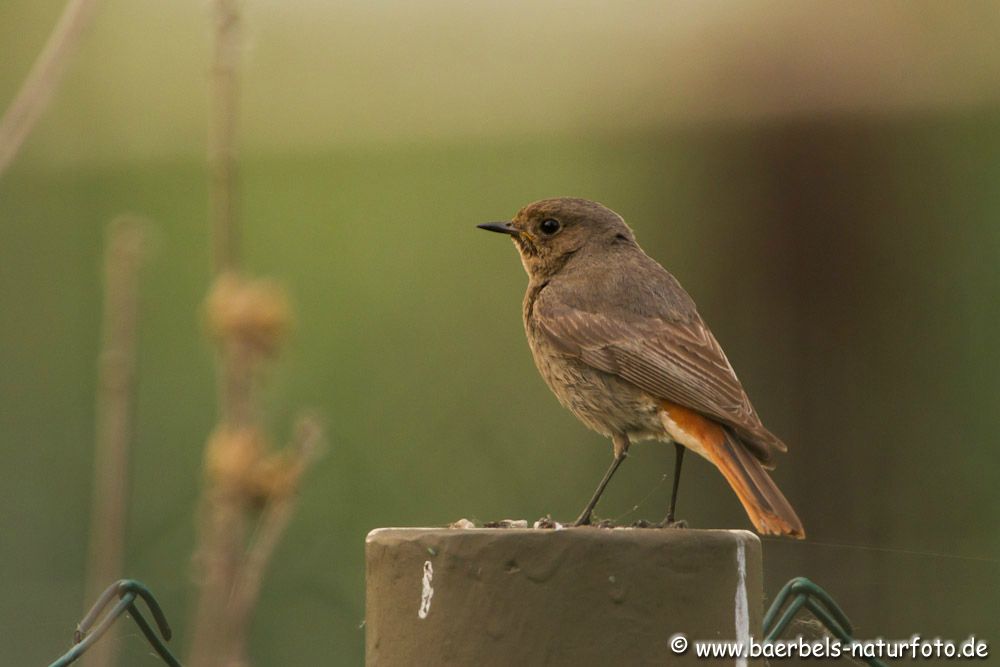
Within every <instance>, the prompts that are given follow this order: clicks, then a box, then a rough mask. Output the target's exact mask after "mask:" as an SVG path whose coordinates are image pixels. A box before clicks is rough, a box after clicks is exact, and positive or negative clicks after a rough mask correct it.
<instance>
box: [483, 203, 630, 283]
mask: <svg viewBox="0 0 1000 667" xmlns="http://www.w3.org/2000/svg"><path fill="white" fill-rule="evenodd" d="M479 228H480V229H485V230H487V231H491V232H499V233H501V234H509V235H510V236H511V238H513V239H514V245H515V246H517V250H518V252H519V253H520V254H521V262H522V263H523V264H524V270H525V271H527V273H528V276H529V277H530V278H532V279H538V280H544V279H546V278H549V277H551V276H552V275H554V274H555V273H556V272H557V271H559V269H561V268H562V267H563V266H565V265H566V263H567V262H568V261H569V260H570V259H571V258H572V257H574V256H576V255H578V254H581V253H584V254H588V253H600V252H603V251H605V250H606V249H608V248H612V247H614V246H616V245H621V244H629V245H634V244H635V235H634V234H633V233H632V230H631V229H629V226H628V225H626V224H625V221H624V220H622V217H621V216H620V215H618V214H617V213H615V212H614V211H612V210H611V209H609V208H607V207H606V206H604V205H602V204H598V203H597V202H594V201H590V200H587V199H575V198H572V197H558V198H554V199H542V200H541V201H536V202H534V203H533V204H528V205H527V206H525V207H524V208H522V209H521V210H520V211H518V212H517V215H515V216H514V217H513V219H511V220H508V221H503V222H490V223H486V224H482V225H479Z"/></svg>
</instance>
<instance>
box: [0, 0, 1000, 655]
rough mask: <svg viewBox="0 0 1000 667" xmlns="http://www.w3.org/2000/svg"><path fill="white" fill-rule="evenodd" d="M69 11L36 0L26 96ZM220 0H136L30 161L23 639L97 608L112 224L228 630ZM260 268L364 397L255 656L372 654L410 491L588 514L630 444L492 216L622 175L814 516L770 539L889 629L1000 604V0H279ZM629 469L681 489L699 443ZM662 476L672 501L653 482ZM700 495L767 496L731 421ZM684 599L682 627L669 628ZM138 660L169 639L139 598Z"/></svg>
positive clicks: (8, 418)
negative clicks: (144, 259) (720, 467)
mask: <svg viewBox="0 0 1000 667" xmlns="http://www.w3.org/2000/svg"><path fill="white" fill-rule="evenodd" d="M60 9H61V2H58V1H55V0H5V1H4V2H3V3H0V44H3V54H4V57H3V58H2V59H0V105H5V104H6V103H7V101H8V100H10V99H11V98H12V97H13V95H14V93H15V91H16V90H17V87H18V86H19V84H20V81H21V80H22V78H23V76H24V75H25V73H26V71H27V69H28V68H29V67H30V64H31V62H32V60H33V58H34V56H35V55H36V53H37V51H38V49H39V48H40V47H41V45H42V44H43V42H44V39H45V36H46V35H47V33H48V31H49V30H50V28H51V25H52V23H53V22H54V21H55V19H56V17H57V16H58V14H59V11H60ZM209 19H210V12H209V8H208V5H207V3H205V2H203V1H202V0H198V1H195V0H173V1H171V2H164V1H155V0H108V1H106V2H103V3H101V4H100V5H99V10H98V12H97V14H96V16H95V18H94V22H93V25H92V28H91V30H90V31H89V32H88V33H87V35H86V37H85V39H84V41H83V43H82V47H81V50H80V52H79V54H78V57H77V58H75V59H74V61H73V63H72V65H71V66H70V68H69V70H68V72H67V75H66V78H65V80H64V84H63V86H62V88H61V89H60V91H59V92H58V94H57V95H56V96H55V98H54V100H53V102H52V105H51V107H50V108H49V110H48V111H47V113H46V114H45V116H44V117H43V119H42V121H41V122H40V123H39V125H38V127H37V128H36V130H35V132H34V134H33V135H32V137H31V138H30V139H29V141H28V143H27V144H26V146H25V149H24V151H23V152H22V154H21V156H20V157H19V159H18V162H17V163H16V164H15V165H14V167H13V168H12V169H11V170H10V171H9V172H8V173H7V174H6V176H5V177H4V178H3V180H2V181H0V460H2V462H3V464H2V466H0V489H2V490H3V491H2V497H3V502H2V503H0V572H2V573H3V584H2V585H0V628H3V631H2V632H0V662H3V663H5V664H44V663H45V662H46V661H48V660H50V659H52V658H54V657H56V656H57V655H58V654H59V653H60V652H61V651H63V650H64V649H65V647H66V646H67V645H68V642H69V640H70V638H71V635H72V630H73V628H74V625H75V623H76V621H77V620H78V617H79V615H80V613H81V610H82V608H83V606H84V600H83V582H84V567H85V561H86V549H87V535H88V522H89V516H88V514H89V512H88V508H89V502H90V483H91V476H92V469H91V466H92V458H93V457H92V448H93V432H94V401H95V384H96V380H95V371H96V361H95V360H96V357H97V354H98V342H99V322H100V303H101V300H100V289H101V280H100V269H99V267H100V262H101V253H102V247H101V245H102V237H103V230H104V227H105V225H106V224H107V223H108V222H109V221H110V220H111V219H112V218H113V217H114V216H116V215H118V214H120V213H123V212H132V213H137V214H140V215H143V216H147V217H148V218H150V219H151V220H153V221H154V222H155V225H156V230H157V232H156V243H155V245H156V252H155V254H154V256H153V258H152V260H151V261H150V263H149V264H148V266H147V268H146V270H145V271H144V273H143V278H142V309H141V318H142V321H141V332H140V360H139V366H140V379H139V396H138V405H137V440H136V443H135V448H134V453H133V476H132V480H131V483H132V487H133V498H132V502H131V505H130V507H129V527H128V553H127V562H128V568H127V569H128V574H129V575H130V576H133V577H136V578H139V579H142V580H143V581H144V582H145V583H147V584H148V585H149V586H150V587H151V588H152V589H153V590H154V591H155V592H156V593H157V594H158V596H159V598H160V601H161V602H162V604H163V607H164V608H165V609H166V611H167V613H168V615H169V617H170V618H171V619H172V621H173V622H174V624H175V625H176V630H177V633H176V634H177V637H178V642H179V644H180V645H181V646H183V645H184V642H185V638H187V637H189V636H190V633H189V631H188V629H187V628H186V622H187V618H188V617H189V615H190V614H189V613H190V611H191V608H192V606H193V601H194V595H193V591H194V589H193V587H192V585H191V564H190V558H191V553H192V550H193V548H194V540H195V508H196V503H197V499H198V493H199V487H200V479H201V473H200V464H201V458H202V449H203V444H204V441H205V438H206V435H207V434H208V432H209V431H210V429H211V428H212V425H213V423H214V415H215V407H214V385H213V373H212V355H211V350H210V348H209V346H208V344H207V343H206V342H205V341H204V339H203V336H202V331H201V325H200V319H199V308H200V304H201V300H202V298H203V295H204V294H205V292H206V289H207V285H208V280H209V243H208V236H207V230H208V224H207V221H206V218H207V208H208V207H207V188H206V167H205V164H204V157H203V156H204V154H205V148H204V144H205V140H204V138H205V134H206V123H205V117H206V113H207V83H206V78H207V77H206V73H207V68H208V59H209V53H210V49H209V46H210V40H209V23H210V21H209ZM244 19H245V36H246V45H245V49H244V68H243V74H244V78H243V84H244V96H243V106H242V115H241V118H240V125H241V138H242V142H243V162H242V168H243V174H242V187H243V211H244V218H245V245H246V254H247V266H248V268H249V269H251V270H252V271H253V272H256V273H258V274H266V275H271V276H274V277H277V278H279V279H280V280H281V281H282V282H283V283H284V284H285V285H287V287H288V288H289V290H290V292H291V294H292V296H293V299H294V302H295V305H296V310H297V321H298V325H297V327H296V332H295V335H294V337H293V339H292V343H291V345H290V347H289V349H288V351H287V353H286V354H285V355H284V357H283V358H282V359H281V360H280V362H279V363H278V364H277V365H276V366H275V367H274V369H273V372H272V373H271V376H270V378H269V382H268V388H267V410H268V415H269V426H270V428H271V432H272V434H273V435H274V437H275V439H276V440H279V441H280V440H282V439H283V438H284V436H285V434H287V433H288V430H289V425H290V423H291V422H292V420H293V418H294V416H295V414H296V413H297V411H298V410H299V409H300V408H302V407H309V406H311V407H314V408H316V409H317V410H318V411H319V412H320V414H322V415H323V416H324V417H325V419H326V421H327V423H328V425H329V430H330V437H329V440H330V444H329V449H328V452H327V454H326V456H325V457H324V458H323V459H322V461H321V462H320V463H319V464H318V465H317V466H316V467H315V469H313V471H312V472H311V474H310V476H309V478H308V480H307V483H306V485H305V488H304V490H303V492H302V495H301V500H300V504H299V508H298V512H297V514H296V517H295V519H294V521H293V523H292V525H291V527H290V529H289V531H288V534H287V535H286V537H285V539H284V540H283V542H282V544H281V545H280V547H279V549H278V552H277V553H276V555H275V559H274V562H273V564H272V567H271V569H270V571H269V573H268V576H267V579H266V581H265V585H264V591H263V596H262V600H261V604H260V606H259V609H258V611H257V614H256V620H255V625H254V628H255V631H254V633H253V646H252V649H253V653H254V656H255V659H256V662H257V664H261V665H284V664H287V665H298V664H337V665H356V664H360V663H361V662H362V655H363V632H364V631H363V628H362V627H361V623H362V620H363V617H364V608H363V599H364V570H363V543H364V536H365V534H366V533H367V531H369V530H371V529H372V528H375V527H379V526H412V525H417V526H425V525H440V524H444V523H447V522H450V521H453V520H455V519H458V518H460V517H469V518H473V519H476V520H480V521H485V520H491V519H498V518H503V517H515V518H518V517H524V518H528V519H531V520H533V519H535V518H537V517H539V516H542V515H544V514H546V513H549V512H551V513H552V514H553V515H554V516H555V517H557V518H561V519H564V520H569V519H571V518H572V517H573V516H575V514H576V513H577V512H578V511H579V509H580V507H581V506H582V504H583V503H584V502H585V500H586V498H587V497H588V494H589V493H590V492H591V490H592V488H593V486H594V484H595V483H596V482H597V479H598V478H599V476H600V474H601V473H602V472H603V470H604V468H605V466H606V464H607V462H608V460H609V456H610V446H609V443H607V442H606V441H604V439H603V438H601V437H600V436H598V435H595V434H593V433H590V432H589V431H587V430H586V429H585V428H584V427H583V426H581V425H580V424H578V423H577V422H576V420H575V419H574V418H573V417H572V416H571V415H570V414H568V413H567V412H565V411H564V410H563V409H562V408H560V407H559V405H558V404H557V403H556V401H555V399H554V398H553V397H552V396H551V395H550V393H549V391H548V389H547V388H546V387H545V386H544V385H543V383H542V381H541V380H540V378H539V377H538V375H537V372H536V371H535V369H534V367H533V365H532V362H531V359H530V355H529V352H528V349H527V345H526V343H525V341H524V339H523V332H522V329H521V322H520V300H521V294H522V290H523V287H524V285H525V278H524V276H523V273H522V270H521V268H520V265H519V263H518V261H517V259H516V256H515V252H514V249H513V248H511V247H510V244H509V243H506V242H504V241H503V240H502V239H500V238H498V237H496V236H491V235H487V234H484V233H482V232H480V231H477V230H475V229H474V225H475V224H476V223H479V222H483V221H487V220H495V219H501V218H505V217H508V216H510V215H512V214H513V213H514V212H515V211H516V210H517V209H518V208H519V207H520V206H521V205H523V204H525V203H527V202H530V201H532V200H535V199H539V198H542V197H548V196H556V195H573V196H582V197H588V198H592V199H597V200H599V201H602V202H604V203H606V204H607V205H609V206H610V207H612V208H614V209H615V210H616V211H618V212H620V213H621V214H623V215H624V216H625V218H626V220H628V221H629V222H630V223H631V224H632V226H633V227H634V228H635V230H636V233H637V235H638V238H639V240H640V242H641V243H642V244H643V246H644V247H645V249H646V250H647V252H649V253H650V254H651V255H653V256H654V257H656V258H657V259H659V260H660V261H661V262H662V263H663V264H664V265H665V266H667V267H668V268H670V269H671V271H672V272H674V273H675V275H677V276H678V278H679V279H680V280H681V282H682V283H683V284H684V285H685V286H686V287H687V289H688V290H689V291H690V292H691V294H692V295H693V296H694V297H695V299H696V300H697V301H698V303H699V306H700V309H701V312H702V315H703V316H704V317H705V319H706V320H707V321H708V322H709V324H710V325H711V326H712V328H713V330H714V331H715V333H716V335H717V337H718V338H719V340H720V341H721V342H722V344H723V346H724V347H725V348H726V350H727V352H728V354H729V357H730V359H731V361H732V362H733V364H734V366H735V367H736V369H737V371H738V372H739V373H740V377H741V379H742V380H743V382H744V384H745V386H746V387H747V389H748V391H749V393H750V395H751V396H752V397H753V399H754V402H755V404H756V406H757V408H758V410H759V412H760V413H761V415H762V417H763V418H764V420H765V422H766V423H767V424H768V425H769V426H770V427H771V429H772V430H774V431H775V432H776V433H778V434H780V435H781V436H783V438H784V439H785V440H786V442H787V443H788V444H789V447H790V452H789V454H788V455H787V456H785V457H783V458H782V459H781V460H780V461H779V467H778V469H777V471H776V472H775V477H776V479H777V481H778V483H779V485H780V486H781V487H782V488H783V489H784V491H785V492H786V494H787V495H788V497H789V498H790V499H791V501H792V503H793V504H794V505H795V507H796V508H797V509H798V511H799V514H800V515H801V517H802V519H803V521H804V522H805V525H806V528H807V530H808V533H809V538H810V539H809V540H807V541H806V542H804V543H794V542H789V541H782V540H773V539H768V540H766V541H765V544H764V552H765V569H766V590H767V592H768V593H769V594H770V595H774V593H776V591H777V589H778V587H779V586H780V585H781V584H782V583H784V581H786V580H787V579H789V578H790V577H792V576H795V575H805V576H808V577H810V578H812V579H814V580H815V581H816V582H817V583H820V584H821V585H823V586H825V587H827V588H828V590H829V591H830V592H831V593H832V594H833V595H834V596H835V597H836V598H837V599H838V601H839V602H840V603H841V604H842V605H843V606H844V608H845V609H846V610H847V612H848V614H849V615H850V616H851V617H852V620H854V621H855V623H856V625H857V629H858V633H859V635H860V636H878V635H881V636H884V637H888V638H902V637H909V636H910V635H911V634H913V633H920V634H922V635H924V636H937V635H940V636H943V637H946V638H955V639H964V638H965V637H967V636H968V635H969V634H970V633H976V634H977V635H980V636H982V637H984V638H985V639H987V640H989V641H992V642H993V643H994V644H996V643H997V642H1000V621H998V620H997V619H1000V600H998V598H997V596H996V591H997V590H998V589H1000V555H998V554H1000V530H998V526H1000V492H998V490H997V489H998V485H1000V474H998V471H1000V448H998V447H997V445H996V434H997V427H998V425H1000V419H998V409H997V396H998V394H1000V13H998V12H997V5H996V4H995V3H991V2H959V3H936V2H906V3H903V2H899V3H896V2H876V3H864V4H862V3H850V4H842V3H834V2H826V3H817V2H790V1H787V2H774V1H765V0H756V1H754V2H747V3H739V4H737V3H725V2H674V3H662V2H652V1H648V2H635V3H615V2H610V1H609V2H541V3H529V2H521V1H518V2H508V3H489V4H487V3H465V2H457V1H444V0H436V1H433V2H422V3H407V2H403V1H402V0H380V1H378V2H369V3H362V2H353V3H344V2H320V1H319V0H301V1H300V2H280V3H279V2H267V1H263V0H247V1H246V2H245V4H244ZM633 453H634V456H633V457H632V458H631V459H630V461H629V463H628V465H626V466H624V467H623V468H622V470H621V472H620V473H619V477H618V478H617V479H616V481H615V484H613V485H612V486H611V487H610V489H609V492H608V494H607V495H606V496H605V499H604V501H603V502H602V504H601V505H600V507H599V510H598V511H599V513H600V514H601V515H602V516H607V517H614V518H616V519H618V520H619V521H622V522H631V521H633V520H634V519H636V518H640V517H644V518H647V519H659V518H660V517H661V516H662V515H663V513H664V511H665V507H666V501H667V495H668V491H669V474H670V472H671V466H672V460H673V451H672V449H670V448H667V447H664V446H662V445H657V444H653V443H650V444H645V445H640V446H638V447H636V448H634V450H633ZM635 506H638V509H635V510H634V511H633V508H634V507H635ZM679 514H680V515H681V516H682V517H684V518H686V519H687V520H688V521H689V522H690V523H691V524H692V525H693V526H695V527H748V526H749V524H748V522H747V520H746V517H745V515H744V513H743V511H742V509H741V508H740V506H739V504H738V502H737V501H736V498H735V496H734V495H733V494H732V493H731V492H730V491H729V490H728V488H727V487H726V485H725V482H724V481H723V480H722V478H721V476H720V475H718V474H717V473H716V472H715V471H714V470H713V469H712V468H711V467H710V466H709V465H707V464H706V463H705V462H704V461H701V460H697V461H696V460H694V459H691V461H690V462H689V464H688V466H686V467H685V477H684V480H683V481H682V489H681V495H680V503H679ZM675 630H676V629H675V628H664V637H665V638H666V637H668V636H669V635H670V634H671V633H672V632H673V631H675ZM118 641H122V643H123V644H124V645H125V647H126V654H125V655H126V656H127V657H126V662H125V664H157V662H156V659H155V658H154V657H151V656H150V655H149V652H148V650H147V649H145V648H144V644H143V642H142V641H141V639H140V638H139V637H138V635H137V633H135V631H134V630H131V631H130V632H129V633H128V634H127V635H126V636H125V637H124V638H123V639H120V640H118Z"/></svg>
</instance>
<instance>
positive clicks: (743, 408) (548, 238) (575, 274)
mask: <svg viewBox="0 0 1000 667" xmlns="http://www.w3.org/2000/svg"><path fill="white" fill-rule="evenodd" d="M479 227H480V228H481V229H486V230H489V231H491V232H500V233H502V234H509V235H510V236H511V237H512V238H513V240H514V245H515V246H517V250H518V252H519V253H520V255H521V262H522V263H523V264H524V268H525V271H526V272H527V273H528V290H527V292H526V293H525V296H524V309H523V314H524V328H525V331H526V333H527V335H528V344H529V345H530V347H531V352H532V355H533V356H534V359H535V365H536V366H537V367H538V370H539V372H540V373H541V374H542V377H543V378H544V379H545V382H546V383H547V384H548V385H549V388H551V389H552V391H553V392H554V393H555V395H556V397H557V398H558V399H559V402H560V403H562V405H563V406H564V407H566V408H567V409H569V411H570V412H572V413H573V414H574V415H576V416H577V418H578V419H580V421H582V422H583V423H584V424H585V425H586V426H587V427H589V428H590V429H592V430H594V431H597V432H598V433H601V434H603V435H605V436H607V437H609V438H611V440H612V444H613V454H614V459H613V460H612V463H611V467H610V468H608V471H607V472H606V473H605V474H604V478H603V479H601V482H600V484H599V485H598V487H597V490H596V491H595V492H594V495H593V497H592V498H591V499H590V502H588V503H587V506H586V507H585V508H584V510H583V512H582V513H581V514H580V516H579V518H578V519H577V520H576V522H575V525H584V524H588V523H590V519H591V514H592V513H593V510H594V507H595V506H596V505H597V502H598V500H599V499H600V497H601V494H602V493H603V492H604V488H605V487H606V486H607V484H608V481H609V480H610V479H611V477H612V475H614V473H615V471H616V470H617V469H618V466H619V465H621V462H622V461H624V460H625V457H626V455H627V454H628V448H629V445H630V443H632V442H634V441H637V440H648V439H656V440H661V441H665V442H673V443H674V446H675V447H676V464H675V466H674V481H673V488H672V490H671V494H670V506H669V509H668V511H667V517H666V519H664V521H663V523H662V524H660V525H674V524H675V522H674V508H675V505H676V503H677V488H678V484H679V482H680V471H681V463H682V462H683V457H684V450H685V448H687V449H691V450H692V451H694V452H696V453H697V454H700V455H701V456H703V457H705V458H706V459H708V460H709V461H710V462H711V463H712V464H714V465H715V466H716V467H717V468H718V469H719V471H720V472H721V473H722V474H723V476H724V477H725V478H726V481H728V482H729V485H730V486H731V487H732V488H733V491H735V492H736V496H737V497H738V498H739V500H740V502H741V503H742V504H743V507H744V509H746V512H747V514H748V515H749V517H750V520H751V521H752V522H753V524H754V526H756V528H757V530H758V531H759V532H761V533H763V534H767V535H790V536H792V537H797V538H803V537H805V531H804V530H803V528H802V523H801V522H800V521H799V518H798V517H797V516H796V515H795V511H794V510H793V509H792V507H791V505H790V504H789V503H788V501H787V500H786V499H785V497H784V496H783V495H782V494H781V491H779V490H778V487H777V486H775V484H774V482H773V481H772V480H771V478H770V477H769V476H768V474H767V472H766V471H765V470H764V469H765V467H773V466H771V465H770V464H771V461H772V457H773V455H774V453H775V452H777V451H781V452H784V451H786V450H787V449H786V447H785V445H784V444H783V443H782V442H781V440H779V439H778V438H777V437H775V436H774V434H772V433H771V432H770V431H768V430H767V429H766V428H765V427H764V425H763V424H762V423H761V421H760V418H759V417H758V416H757V412H756V411H755V410H754V408H753V406H752V405H751V404H750V399H749V398H747V395H746V392H745V391H744V390H743V387H742V385H740V381H739V380H738V379H737V378H736V373H735V372H734V371H733V367H732V366H731V365H730V363H729V360H728V359H726V355H725V354H724V353H723V351H722V348H721V347H720V346H719V343H718V342H717V341H716V340H715V337H714V336H713V335H712V332H711V331H709V329H708V327H707V326H705V323H704V322H703V321H702V319H701V316H700V315H699V314H698V310H697V308H696V307H695V304H694V301H692V299H691V297H690V296H688V293H687V292H685V291H684V288H682V287H681V286H680V283H678V282H677V280H676V279H675V278H674V277H673V276H672V275H670V273H668V272H667V271H666V269H664V268H663V267H662V266H660V265H659V264H658V263H657V262H656V261H655V260H653V259H652V258H650V257H649V256H648V255H647V254H646V253H645V252H643V250H642V248H640V247H639V244H638V243H636V240H635V235H634V234H633V233H632V230H631V229H630V228H629V226H628V225H627V224H625V221H624V220H623V219H622V218H621V216H619V215H618V214H617V213H615V212H614V211H612V210H610V209H608V208H606V207H605V206H602V205H601V204H598V203H596V202H592V201H588V200H586V199H573V198H557V199H544V200H542V201H538V202H535V203H533V204H529V205H528V206H525V207H524V208H522V209H521V210H520V211H518V213H517V215H515V216H514V218H513V220H510V221H504V222H493V223H487V224H483V225H479Z"/></svg>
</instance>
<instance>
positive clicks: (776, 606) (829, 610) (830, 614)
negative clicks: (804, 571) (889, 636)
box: [763, 577, 887, 667]
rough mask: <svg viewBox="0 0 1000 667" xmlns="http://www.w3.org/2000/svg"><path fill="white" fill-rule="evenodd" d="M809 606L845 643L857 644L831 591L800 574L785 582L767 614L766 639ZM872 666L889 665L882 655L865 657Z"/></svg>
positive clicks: (846, 619)
mask: <svg viewBox="0 0 1000 667" xmlns="http://www.w3.org/2000/svg"><path fill="white" fill-rule="evenodd" d="M789 599H791V602H790V603H789V604H788V607H787V609H785V612H784V613H783V614H781V615H780V617H779V615H778V614H779V613H780V612H781V610H782V608H783V607H785V603H786V602H788V601H789ZM803 607H805V608H806V609H808V610H809V611H811V612H812V614H813V616H815V617H816V618H817V620H819V622H820V623H822V624H823V625H824V626H826V629H827V630H829V631H830V632H831V633H833V635H834V636H836V637H837V638H838V639H840V641H842V642H844V643H845V644H853V643H854V642H855V639H854V637H853V635H854V628H853V627H852V626H851V622H850V620H848V618H847V615H846V614H845V613H844V611H843V610H842V609H841V608H840V606H839V605H838V604H837V603H836V602H834V601H833V598H832V597H830V594H829V593H827V592H826V591H825V590H823V589H822V588H820V587H819V586H817V585H816V584H814V583H813V582H811V581H809V580H808V579H806V578H805V577H796V578H794V579H792V580H791V581H789V582H788V583H787V584H785V585H784V586H783V587H782V589H781V591H780V592H779V593H778V595H777V597H775V598H774V602H773V603H772V604H771V607H770V609H768V610H767V614H765V615H764V623H763V626H764V627H763V629H764V640H765V641H769V642H772V641H774V640H775V639H777V638H778V637H780V636H781V634H782V633H783V632H784V631H785V630H786V629H787V628H788V626H789V624H791V622H792V620H793V619H794V618H795V616H796V614H798V613H799V610H800V609H802V608H803ZM864 661H865V662H867V663H868V664H869V665H871V667H887V665H886V664H885V663H884V662H882V661H881V660H879V659H878V658H864Z"/></svg>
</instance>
